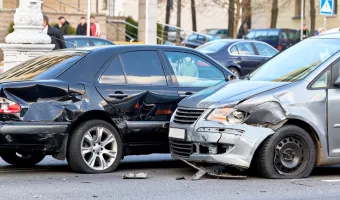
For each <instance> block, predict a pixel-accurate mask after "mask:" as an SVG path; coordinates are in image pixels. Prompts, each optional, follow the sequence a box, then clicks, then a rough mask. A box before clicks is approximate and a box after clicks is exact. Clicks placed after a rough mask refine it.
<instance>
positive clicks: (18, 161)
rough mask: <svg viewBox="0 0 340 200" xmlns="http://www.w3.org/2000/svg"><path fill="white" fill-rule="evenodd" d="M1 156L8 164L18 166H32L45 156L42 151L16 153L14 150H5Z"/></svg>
mask: <svg viewBox="0 0 340 200" xmlns="http://www.w3.org/2000/svg"><path fill="white" fill-rule="evenodd" d="M1 158H2V159H3V160H4V161H5V162H7V163H8V164H11V165H14V166H18V167H33V166H34V165H36V164H38V163H39V162H40V161H42V160H43V159H44V158H45V154H43V153H17V152H15V151H11V152H6V153H3V154H2V155H1Z"/></svg>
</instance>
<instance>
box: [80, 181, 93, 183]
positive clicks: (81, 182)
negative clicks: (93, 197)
mask: <svg viewBox="0 0 340 200" xmlns="http://www.w3.org/2000/svg"><path fill="white" fill-rule="evenodd" d="M81 183H91V182H89V181H83V182H81Z"/></svg>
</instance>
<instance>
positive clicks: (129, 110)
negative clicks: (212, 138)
mask: <svg viewBox="0 0 340 200" xmlns="http://www.w3.org/2000/svg"><path fill="white" fill-rule="evenodd" d="M164 69H167V68H164V63H162V61H161V59H160V58H159V52H158V51H157V50H156V49H153V50H140V51H128V52H123V53H121V54H119V55H117V56H115V57H114V58H113V60H112V62H111V63H110V65H109V66H108V67H107V69H106V70H105V71H104V72H103V74H102V75H101V77H100V78H99V81H98V82H97V83H96V86H97V89H98V91H99V93H100V94H101V95H102V96H103V98H104V99H105V100H106V101H107V102H108V104H109V105H110V106H111V107H112V109H113V110H114V111H115V112H116V113H117V114H118V116H119V119H115V120H116V125H117V126H118V127H119V128H122V130H125V131H124V140H125V141H126V142H127V143H128V144H129V145H135V146H143V145H144V146H150V145H153V146H154V147H153V148H152V149H153V152H157V151H158V150H157V148H160V149H163V148H166V149H167V143H168V139H167V133H168V130H167V124H168V122H169V121H170V117H171V115H172V113H173V112H174V110H175V109H176V107H177V104H178V102H179V100H180V97H179V95H178V92H177V90H176V89H175V88H172V87H170V86H171V85H172V81H171V79H170V78H169V76H168V74H169V73H168V71H167V70H164Z"/></svg>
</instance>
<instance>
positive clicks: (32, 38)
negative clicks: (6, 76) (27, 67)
mask: <svg viewBox="0 0 340 200" xmlns="http://www.w3.org/2000/svg"><path fill="white" fill-rule="evenodd" d="M41 3H42V1H41V0H20V4H19V7H18V8H17V9H16V12H15V15H14V32H13V33H11V34H9V35H7V37H6V39H5V41H6V43H7V44H0V48H1V49H2V50H3V52H4V67H2V69H1V72H3V71H6V70H8V69H10V68H12V67H14V66H16V65H18V64H20V63H22V62H24V61H26V60H28V59H30V58H34V57H37V56H39V55H42V54H44V53H46V52H50V51H52V50H53V48H54V45H53V44H51V38H50V37H49V36H48V35H47V34H45V33H43V31H42V22H43V15H42V13H41Z"/></svg>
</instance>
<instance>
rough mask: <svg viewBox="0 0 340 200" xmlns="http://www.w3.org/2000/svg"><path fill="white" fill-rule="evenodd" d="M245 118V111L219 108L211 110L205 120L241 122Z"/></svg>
mask: <svg viewBox="0 0 340 200" xmlns="http://www.w3.org/2000/svg"><path fill="white" fill-rule="evenodd" d="M246 118H247V113H246V112H243V111H240V110H235V109H233V108H221V109H215V110H213V111H212V112H211V113H210V115H209V116H208V118H207V120H209V121H217V122H221V123H224V124H241V123H243V122H244V121H245V120H246Z"/></svg>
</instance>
